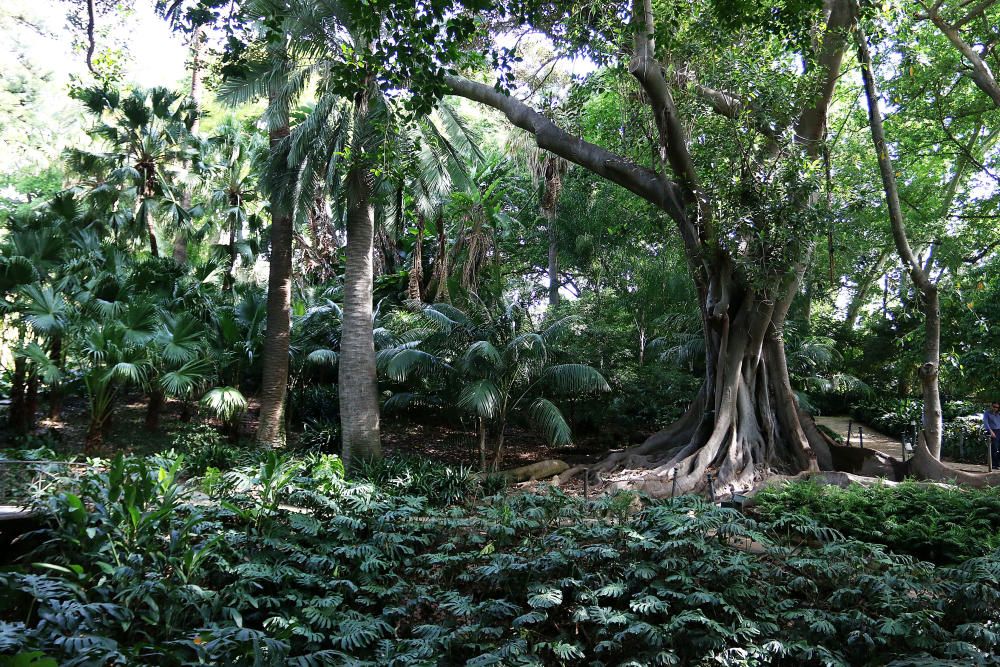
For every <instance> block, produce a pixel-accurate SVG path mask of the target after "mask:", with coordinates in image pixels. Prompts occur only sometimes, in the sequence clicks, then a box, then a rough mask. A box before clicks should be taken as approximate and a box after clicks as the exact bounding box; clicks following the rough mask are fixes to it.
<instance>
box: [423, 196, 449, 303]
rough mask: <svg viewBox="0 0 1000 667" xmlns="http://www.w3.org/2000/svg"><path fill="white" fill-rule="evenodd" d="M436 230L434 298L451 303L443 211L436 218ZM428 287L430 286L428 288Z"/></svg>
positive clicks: (446, 236)
mask: <svg viewBox="0 0 1000 667" xmlns="http://www.w3.org/2000/svg"><path fill="white" fill-rule="evenodd" d="M437 230H438V234H437V236H438V258H437V262H436V266H435V267H434V273H435V274H437V281H438V282H437V289H436V291H435V293H434V300H435V301H436V302H438V303H451V294H450V293H449V292H448V274H449V273H450V271H449V270H448V235H447V234H446V233H445V230H444V213H443V212H439V213H438V218H437ZM428 289H430V288H428Z"/></svg>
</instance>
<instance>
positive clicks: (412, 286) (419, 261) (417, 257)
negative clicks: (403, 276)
mask: <svg viewBox="0 0 1000 667" xmlns="http://www.w3.org/2000/svg"><path fill="white" fill-rule="evenodd" d="M423 251H424V216H423V215H421V214H419V213H418V214H417V238H416V241H414V243H413V253H412V257H411V260H412V261H411V263H410V279H409V281H408V283H407V286H406V296H407V298H408V299H410V300H411V301H422V300H423V293H422V292H423V290H422V289H421V285H422V283H423V279H424V266H423V264H424V259H423Z"/></svg>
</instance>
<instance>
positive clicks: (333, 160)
mask: <svg viewBox="0 0 1000 667" xmlns="http://www.w3.org/2000/svg"><path fill="white" fill-rule="evenodd" d="M261 7H262V9H263V11H265V12H269V13H270V15H269V16H268V19H269V21H267V23H269V24H274V23H275V19H278V21H277V22H278V23H280V24H281V26H282V27H281V30H282V34H281V35H280V37H274V38H273V39H272V40H271V42H270V43H272V44H274V43H279V42H280V44H281V45H282V46H281V48H280V49H272V50H271V53H272V56H273V57H272V58H271V60H270V63H269V64H265V65H264V66H261V67H258V68H257V69H256V71H255V74H256V76H255V77H251V76H247V77H245V78H244V79H242V80H240V81H233V83H232V84H231V85H230V86H229V87H228V92H229V94H230V95H229V96H230V98H232V99H246V98H248V97H251V96H253V94H254V93H257V94H260V93H262V92H264V91H267V92H268V93H269V96H270V98H271V102H272V103H271V106H270V108H269V112H268V113H269V114H270V116H271V117H273V118H278V117H281V118H284V119H287V117H288V109H289V108H290V107H291V104H292V102H293V101H294V100H297V99H300V98H301V95H302V93H303V91H304V90H305V89H306V84H307V83H308V82H309V81H315V82H316V86H315V88H316V102H315V106H314V107H313V109H312V111H311V113H309V114H308V116H307V117H306V118H305V119H304V120H303V121H302V122H300V123H299V124H297V125H296V126H295V127H294V128H292V129H291V131H290V132H289V136H288V137H287V139H283V140H281V141H280V142H276V143H275V150H274V151H273V152H272V160H271V167H272V169H271V173H270V174H269V177H268V178H267V189H268V191H269V192H271V193H272V213H273V212H274V208H275V207H276V205H277V204H278V203H279V202H280V205H281V206H283V207H284V208H285V210H289V211H291V212H292V213H294V214H296V215H298V216H300V217H301V216H304V215H308V212H309V211H311V210H312V208H313V206H314V202H315V199H316V194H317V192H321V191H324V192H325V193H326V194H327V195H328V196H330V198H331V199H332V200H333V202H334V203H335V205H336V206H338V207H340V210H341V211H342V212H343V219H344V221H345V226H346V239H347V241H346V248H345V256H346V258H345V272H344V287H343V294H344V306H343V309H344V313H343V321H342V327H343V332H342V339H341V349H340V359H339V375H340V391H339V396H340V408H341V409H340V414H341V422H342V424H341V431H342V434H343V441H344V449H343V456H344V460H345V464H347V465H350V463H351V461H352V460H360V459H371V458H379V457H380V456H381V442H380V437H379V410H378V388H377V384H376V366H375V344H374V340H373V328H372V319H373V287H374V273H375V266H374V262H375V256H374V255H375V252H374V237H375V215H374V212H375V208H376V206H378V205H379V204H380V201H379V199H378V194H379V193H380V191H384V189H383V188H380V183H379V178H377V176H376V171H379V172H381V171H384V170H381V169H379V170H376V169H375V167H376V166H379V165H380V164H388V163H389V162H390V156H391V152H392V149H393V147H394V145H395V142H394V139H393V137H395V136H397V135H398V134H401V132H400V131H399V130H402V131H403V132H405V131H406V127H405V126H404V124H403V123H402V122H400V121H399V117H400V114H398V113H396V105H397V104H398V103H397V102H394V101H392V100H390V99H388V98H387V97H386V96H384V95H383V94H382V91H381V90H380V89H379V86H378V81H377V77H376V72H375V69H374V67H373V66H372V65H370V64H368V62H367V60H368V59H367V57H366V56H367V54H368V52H369V49H368V45H367V43H366V42H365V40H364V38H363V37H362V36H361V35H360V34H357V33H355V32H354V31H353V30H352V24H351V21H350V19H349V17H348V15H347V13H345V12H342V11H341V10H342V8H341V7H339V6H338V5H335V4H324V5H321V6H319V7H317V6H316V5H315V4H314V3H308V2H292V3H288V4H285V5H282V6H280V7H276V6H264V5H261ZM331 27H335V29H331ZM342 46H343V47H345V49H346V50H349V51H350V52H352V53H355V54H358V55H359V56H360V61H359V62H360V63H361V65H360V67H356V65H357V64H358V63H355V62H352V63H351V65H350V67H351V72H352V73H351V82H352V90H350V91H345V88H344V86H343V84H344V80H343V79H342V78H338V74H342V73H343V71H344V69H343V65H344V63H343V62H342V61H340V60H338V58H340V57H341V56H342V54H343V53H344V52H345V50H344V49H341V47H342ZM397 201H398V198H397ZM385 208H388V207H385ZM397 213H398V211H397ZM290 233H291V228H290V227H289V234H290ZM271 242H272V253H273V251H274V248H275V243H276V238H275V230H274V229H272V235H271ZM289 248H290V237H289ZM273 262H274V259H273V257H272V275H274V274H273V272H274V271H275V265H274V263H273ZM271 282H272V283H273V281H271ZM286 303H287V301H286ZM284 312H285V313H286V314H285V316H284V319H283V320H282V321H283V322H287V319H288V318H287V312H288V311H287V307H286V309H285V311H284ZM268 331H269V335H270V332H271V331H272V327H271V326H270V323H269V327H268ZM286 331H287V330H286ZM285 340H286V345H285V346H284V347H283V348H281V350H280V351H276V354H278V353H279V352H283V354H282V355H281V361H280V364H283V365H282V366H281V367H280V368H279V365H278V364H277V362H276V364H275V366H274V371H275V372H274V373H273V374H269V373H268V366H267V364H265V378H264V396H263V397H262V410H261V424H262V426H261V428H262V429H263V428H264V424H265V405H269V406H272V407H273V409H271V408H269V410H268V414H267V415H266V421H267V423H269V424H270V423H272V422H274V419H275V417H276V415H277V414H278V412H277V410H278V409H279V408H277V407H276V403H275V401H276V399H277V396H278V394H280V395H281V397H282V398H283V397H284V394H285V390H286V387H287V384H286V383H287V368H288V367H287V360H288V348H287V335H286V336H285ZM276 350H277V348H276ZM269 354H270V349H269ZM269 358H270V357H269ZM279 370H280V371H281V372H278V371H279ZM269 428H270V427H269ZM274 428H278V427H277V426H275V427H274ZM262 437H265V436H263V435H259V436H258V439H260V438H262Z"/></svg>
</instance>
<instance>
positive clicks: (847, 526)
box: [754, 482, 1000, 565]
mask: <svg viewBox="0 0 1000 667" xmlns="http://www.w3.org/2000/svg"><path fill="white" fill-rule="evenodd" d="M998 508H1000V494H998V493H997V491H995V490H984V491H973V490H968V489H959V488H942V487H941V486H935V485H932V484H921V483H918V482H912V483H911V482H906V483H903V484H901V485H899V486H896V487H891V486H880V485H873V486H870V487H867V488H866V487H863V486H860V485H853V486H850V487H848V488H846V489H841V488H840V487H837V486H823V485H819V484H814V483H808V482H807V483H800V484H788V485H785V486H775V487H767V488H765V489H764V490H762V491H761V492H760V493H759V494H757V495H756V496H755V497H754V514H756V515H759V516H760V517H761V518H763V519H765V520H776V519H780V518H783V517H784V518H787V517H789V516H792V515H797V516H802V517H808V518H810V519H812V520H815V521H817V522H819V523H821V524H823V525H825V526H829V527H831V528H833V529H835V530H837V531H839V532H841V533H842V534H844V535H846V536H848V537H850V538H853V539H856V540H861V541H863V542H873V543H876V544H882V545H884V546H885V547H886V548H888V549H890V550H891V551H893V552H895V553H899V554H907V555H909V556H912V557H914V558H917V559H919V560H927V561H932V562H934V563H937V564H939V565H956V564H960V563H963V562H965V561H966V560H968V559H970V558H979V557H982V556H986V555H989V554H990V553H993V552H995V551H996V550H997V549H998V548H1000V530H998V529H1000V514H998V512H997V510H998Z"/></svg>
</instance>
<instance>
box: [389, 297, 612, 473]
mask: <svg viewBox="0 0 1000 667" xmlns="http://www.w3.org/2000/svg"><path fill="white" fill-rule="evenodd" d="M475 310H476V316H475V317H470V316H469V315H467V314H465V313H464V312H462V311H460V310H458V309H457V308H454V307H451V306H448V305H446V304H436V305H431V306H427V307H426V308H424V309H423V311H422V313H423V316H424V319H425V321H426V323H427V325H428V327H427V328H424V329H420V330H418V331H419V333H418V334H417V335H415V336H412V335H411V336H404V339H403V340H404V342H402V343H401V344H399V345H397V346H396V347H394V348H392V349H390V350H387V351H385V352H383V353H381V354H380V366H381V367H382V369H383V371H384V372H385V374H386V375H387V376H388V377H389V378H390V379H392V380H394V381H396V382H407V381H410V382H416V381H419V380H421V379H427V378H435V377H442V376H443V377H444V378H445V383H444V384H445V387H446V391H448V390H447V387H448V385H450V386H451V391H452V392H453V393H451V395H449V396H447V397H446V399H447V400H448V401H449V402H451V403H452V404H453V405H455V406H456V407H458V408H459V409H460V410H462V411H464V412H466V413H468V414H471V415H473V416H474V417H475V418H476V424H477V427H476V430H477V437H478V442H479V458H480V465H481V466H482V468H483V469H486V466H487V455H488V451H487V450H488V449H491V450H492V452H491V456H490V458H491V459H492V462H491V464H490V465H491V466H492V468H493V469H497V468H499V466H500V464H501V462H502V461H503V454H504V433H505V430H506V427H507V423H508V420H509V419H510V418H511V417H512V416H514V415H515V414H519V413H520V414H522V415H523V416H524V417H526V418H527V422H528V423H529V424H531V425H532V426H533V427H534V428H535V429H537V430H538V431H539V432H540V433H541V434H542V435H543V436H544V437H545V439H546V441H548V443H549V444H550V445H552V446H556V447H560V446H565V445H568V444H570V442H571V439H572V434H571V432H570V428H569V425H568V424H567V423H566V419H565V418H564V417H563V414H562V412H561V411H560V409H559V408H558V406H556V404H555V403H554V402H553V401H552V399H551V398H550V397H555V396H573V395H578V394H581V393H585V392H593V391H609V390H610V387H609V386H608V383H607V381H605V379H604V377H603V376H602V375H601V374H600V373H599V372H598V371H597V370H596V369H594V368H592V367H590V366H587V365H584V364H574V363H555V359H554V357H555V356H556V346H557V343H558V342H559V340H560V338H561V337H563V336H564V335H565V334H566V333H567V332H568V331H569V330H570V329H571V328H572V324H573V322H574V320H573V318H564V319H560V320H557V321H555V322H552V323H549V324H548V325H547V326H546V327H544V328H538V327H536V326H535V325H534V322H533V320H532V318H531V315H530V314H529V313H528V311H527V309H526V308H525V307H524V306H523V305H522V304H520V303H518V302H506V303H503V304H501V307H500V308H499V309H498V310H491V309H488V308H486V307H484V306H483V305H482V304H481V303H477V306H476V308H475ZM425 386H427V385H426V384H425ZM389 400H390V403H389V404H388V405H393V406H401V405H405V404H407V403H410V402H420V401H424V402H428V403H429V402H434V399H431V398H430V397H428V396H427V395H426V394H423V395H422V394H421V393H420V392H419V391H418V392H402V393H398V394H396V395H394V396H393V397H392V398H390V399H389Z"/></svg>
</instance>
